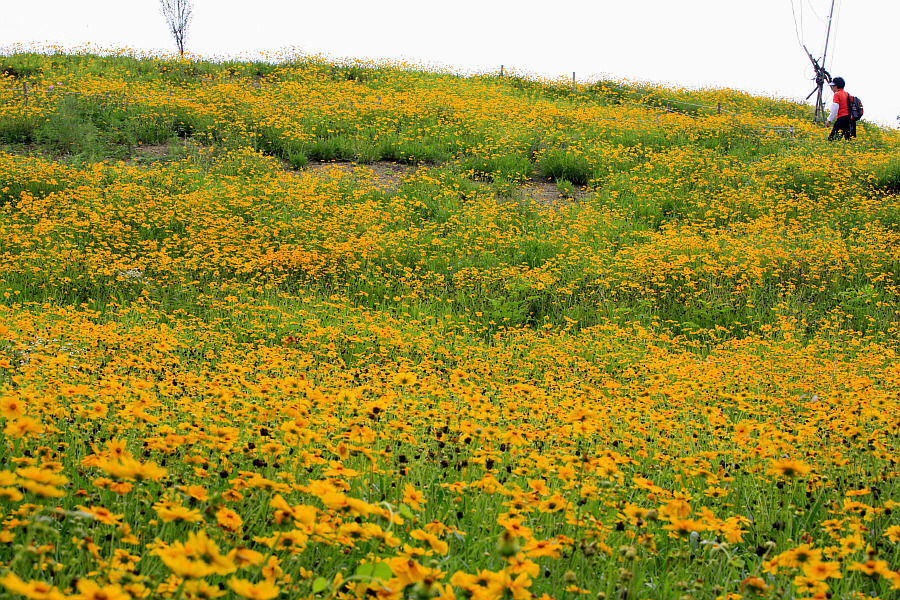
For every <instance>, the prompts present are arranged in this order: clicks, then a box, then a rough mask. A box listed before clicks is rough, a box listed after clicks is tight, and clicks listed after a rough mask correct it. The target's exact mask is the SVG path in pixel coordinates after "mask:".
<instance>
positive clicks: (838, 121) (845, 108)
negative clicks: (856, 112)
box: [828, 77, 856, 140]
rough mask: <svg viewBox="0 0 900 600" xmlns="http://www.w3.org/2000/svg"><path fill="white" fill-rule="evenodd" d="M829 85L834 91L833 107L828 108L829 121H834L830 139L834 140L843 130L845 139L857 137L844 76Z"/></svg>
mask: <svg viewBox="0 0 900 600" xmlns="http://www.w3.org/2000/svg"><path fill="white" fill-rule="evenodd" d="M829 85H830V86H831V91H832V92H834V98H833V99H832V100H831V108H830V109H829V110H828V123H831V122H832V121H834V127H832V128H831V135H829V136H828V139H829V140H834V138H835V137H837V134H838V132H841V133H842V134H843V135H844V139H847V140H849V139H850V138H851V137H856V132H855V131H854V129H855V127H854V125H855V123H853V121H852V119H851V118H850V94H848V93H847V92H845V91H844V86H845V85H846V83H845V82H844V78H843V77H835V78H834V79H832V80H831V83H830V84H829Z"/></svg>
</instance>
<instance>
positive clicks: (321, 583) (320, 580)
mask: <svg viewBox="0 0 900 600" xmlns="http://www.w3.org/2000/svg"><path fill="white" fill-rule="evenodd" d="M327 589H328V580H327V579H325V578H324V577H316V580H315V581H313V586H312V591H313V594H318V593H319V592H324V591H325V590H327Z"/></svg>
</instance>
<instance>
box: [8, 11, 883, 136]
mask: <svg viewBox="0 0 900 600" xmlns="http://www.w3.org/2000/svg"><path fill="white" fill-rule="evenodd" d="M831 3H832V0H756V1H755V2H738V1H736V0H680V1H678V2H676V1H673V0H624V1H623V0H617V1H615V2H613V1H611V0H593V1H591V0H581V1H577V0H517V1H511V0H504V1H497V0H455V1H454V2H452V3H450V2H442V3H438V2H429V1H428V0H380V1H378V2H374V1H362V0H341V1H339V2H332V1H329V0H318V1H317V2H299V1H296V0H294V1H288V0H252V1H237V0H194V20H193V22H192V24H191V28H190V30H189V34H188V40H187V49H188V51H189V52H191V53H193V54H197V55H201V56H203V57H209V58H227V57H234V58H240V57H248V58H254V57H257V56H258V55H259V54H261V53H275V52H278V51H279V50H285V49H288V48H293V49H295V50H296V51H299V52H302V53H306V54H325V55H327V56H328V57H330V58H333V59H342V58H358V59H375V60H394V59H402V60H406V61H409V62H413V63H416V64H422V65H431V66H437V67H441V68H445V69H451V70H456V71H461V72H481V71H496V70H499V68H500V65H504V66H505V68H506V69H507V71H509V70H510V69H514V70H515V71H516V72H517V73H520V74H526V75H527V74H532V75H536V76H541V77H549V78H557V77H571V76H572V72H575V74H576V78H577V79H578V80H579V81H582V82H585V81H594V80H596V79H598V78H600V77H607V78H612V79H617V80H631V81H650V82H658V83H664V84H669V85H685V86H687V87H695V88H696V87H731V88H735V89H740V90H744V91H747V92H750V93H752V94H759V95H767V96H774V97H779V98H788V99H797V100H802V99H804V98H805V97H806V95H807V94H808V93H809V92H811V91H812V90H813V88H814V83H813V82H812V81H811V79H812V77H813V70H812V67H811V65H810V62H809V59H808V58H807V57H806V55H805V53H804V51H803V50H802V48H801V47H800V43H799V42H798V31H796V30H795V19H794V15H796V23H797V30H799V36H800V37H801V38H802V40H803V42H804V43H805V44H806V46H807V47H808V48H809V50H810V52H812V54H813V56H815V57H816V58H817V59H818V58H820V57H821V55H822V51H823V49H824V48H823V47H824V41H825V32H826V27H827V23H826V19H827V16H828V11H829V8H830V6H831ZM792 8H793V10H792ZM0 12H2V18H0V48H7V49H8V48H10V47H11V46H12V45H14V44H17V43H25V44H37V45H40V46H44V45H47V44H50V45H58V46H62V47H64V48H69V49H71V48H78V47H83V46H84V45H86V44H92V45H93V46H95V47H97V48H100V49H110V48H123V47H124V48H131V49H134V50H138V51H140V50H145V51H158V52H172V51H174V43H173V42H172V39H171V36H170V34H169V33H168V30H167V29H166V26H165V22H164V20H163V18H162V16H161V14H160V12H159V2H158V0H81V1H73V0H37V1H30V2H19V1H11V0H9V1H7V2H4V6H3V8H2V11H0ZM898 31H900V1H898V0H853V1H850V0H847V1H843V0H836V2H835V12H834V20H833V24H832V36H831V42H830V44H829V47H828V56H827V60H826V64H825V66H826V68H827V69H828V70H829V71H830V72H831V74H832V75H833V76H837V75H841V76H843V77H844V78H845V79H846V80H847V91H849V92H850V93H851V94H852V95H859V97H860V98H861V99H862V100H863V102H864V105H865V109H866V118H867V119H869V120H872V121H875V122H878V123H879V124H882V125H888V126H893V127H896V126H898V121H897V116H898V115H900V78H898V77H897V76H896V75H894V74H893V71H894V69H893V68H892V67H893V65H892V63H891V62H889V61H893V60H895V59H896V58H897V55H896V51H897V49H898V34H897V32H898ZM830 99H831V98H830V93H828V91H827V88H826V102H830Z"/></svg>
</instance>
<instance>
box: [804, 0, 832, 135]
mask: <svg viewBox="0 0 900 600" xmlns="http://www.w3.org/2000/svg"><path fill="white" fill-rule="evenodd" d="M833 15H834V0H831V11H830V12H829V13H828V29H827V30H826V32H825V50H823V51H822V65H821V66H820V65H819V63H818V62H817V61H816V59H815V58H813V56H812V54H810V52H809V50H807V49H806V46H803V49H804V50H806V55H807V56H808V57H809V60H810V61H811V62H812V64H813V69H815V71H816V77H815V80H816V88H815V89H814V90H813V91H811V92H810V93H809V96H807V97H806V99H807V100H809V98H810V96H812V95H813V94H816V116H815V121H816V123H820V122H824V121H825V102H824V101H823V100H822V91H823V89H824V88H825V82H826V81H827V82H828V83H831V74H830V73H829V72H828V71H826V70H825V57H826V56H827V55H828V40H829V38H831V17H832V16H833Z"/></svg>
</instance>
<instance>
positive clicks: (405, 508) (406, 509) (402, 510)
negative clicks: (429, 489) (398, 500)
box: [399, 504, 413, 519]
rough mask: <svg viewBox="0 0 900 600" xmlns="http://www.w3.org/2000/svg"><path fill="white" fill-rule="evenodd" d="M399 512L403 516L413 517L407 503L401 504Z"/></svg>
mask: <svg viewBox="0 0 900 600" xmlns="http://www.w3.org/2000/svg"><path fill="white" fill-rule="evenodd" d="M399 512H400V516H402V517H406V518H407V519H412V518H413V514H412V511H411V510H409V507H408V506H407V505H405V504H401V505H400V510H399Z"/></svg>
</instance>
